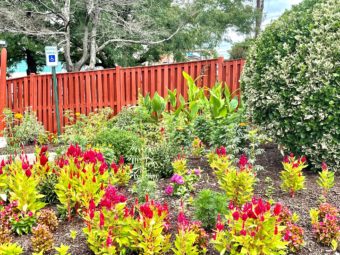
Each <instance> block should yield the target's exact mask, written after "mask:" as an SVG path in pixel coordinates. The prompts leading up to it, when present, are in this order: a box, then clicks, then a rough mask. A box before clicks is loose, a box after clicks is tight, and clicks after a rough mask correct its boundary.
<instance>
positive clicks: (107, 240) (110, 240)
mask: <svg viewBox="0 0 340 255" xmlns="http://www.w3.org/2000/svg"><path fill="white" fill-rule="evenodd" d="M110 246H112V238H111V236H108V237H107V239H106V247H110Z"/></svg>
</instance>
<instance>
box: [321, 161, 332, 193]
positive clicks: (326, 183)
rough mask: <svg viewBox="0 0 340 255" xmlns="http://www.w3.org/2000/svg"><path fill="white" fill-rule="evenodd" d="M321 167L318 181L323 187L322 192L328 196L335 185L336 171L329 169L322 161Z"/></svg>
mask: <svg viewBox="0 0 340 255" xmlns="http://www.w3.org/2000/svg"><path fill="white" fill-rule="evenodd" d="M321 168H322V171H321V172H319V178H318V180H317V183H318V184H319V186H320V187H321V188H322V193H323V195H324V196H325V197H326V196H327V194H328V192H329V191H330V190H331V189H332V188H333V186H334V172H331V171H329V170H328V166H327V164H326V163H325V162H323V163H322V165H321Z"/></svg>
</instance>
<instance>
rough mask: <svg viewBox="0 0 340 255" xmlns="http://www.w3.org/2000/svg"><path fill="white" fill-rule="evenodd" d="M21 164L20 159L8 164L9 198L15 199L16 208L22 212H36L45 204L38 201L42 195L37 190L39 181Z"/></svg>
mask: <svg viewBox="0 0 340 255" xmlns="http://www.w3.org/2000/svg"><path fill="white" fill-rule="evenodd" d="M23 164H24V163H22V162H21V161H15V162H13V163H12V164H11V165H9V166H8V167H9V169H10V172H11V177H10V178H9V180H8V188H9V190H10V192H9V194H10V197H9V200H10V201H17V203H18V206H17V208H18V209H19V210H20V211H22V212H29V211H31V212H36V211H38V210H40V209H41V208H43V207H44V206H45V203H43V202H41V201H40V199H41V198H43V197H44V196H43V195H41V194H40V193H39V192H38V189H37V187H38V183H39V181H38V180H37V179H35V178H34V177H33V176H31V175H30V174H29V173H30V170H29V169H27V170H24V169H23ZM26 164H27V163H26ZM29 167H30V166H28V168H29Z"/></svg>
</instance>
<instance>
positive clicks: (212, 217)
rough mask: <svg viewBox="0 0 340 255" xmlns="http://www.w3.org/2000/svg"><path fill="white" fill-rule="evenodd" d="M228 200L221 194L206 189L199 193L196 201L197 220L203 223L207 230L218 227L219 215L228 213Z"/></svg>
mask: <svg viewBox="0 0 340 255" xmlns="http://www.w3.org/2000/svg"><path fill="white" fill-rule="evenodd" d="M226 202H227V198H226V196H225V195H222V194H221V193H218V192H215V191H212V190H209V189H205V190H202V191H200V193H198V196H197V198H196V199H195V200H194V208H195V218H196V219H197V220H199V221H200V222H202V226H203V227H204V228H205V229H212V228H213V227H215V225H216V219H217V215H218V214H221V215H224V214H226V213H227V207H226Z"/></svg>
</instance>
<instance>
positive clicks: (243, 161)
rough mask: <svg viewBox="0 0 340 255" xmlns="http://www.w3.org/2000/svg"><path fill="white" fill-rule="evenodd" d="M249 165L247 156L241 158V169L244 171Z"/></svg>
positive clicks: (239, 163)
mask: <svg viewBox="0 0 340 255" xmlns="http://www.w3.org/2000/svg"><path fill="white" fill-rule="evenodd" d="M247 164H248V159H247V156H246V155H244V154H242V155H241V157H240V160H239V161H238V165H239V167H240V169H244V168H245V167H246V165H247Z"/></svg>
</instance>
